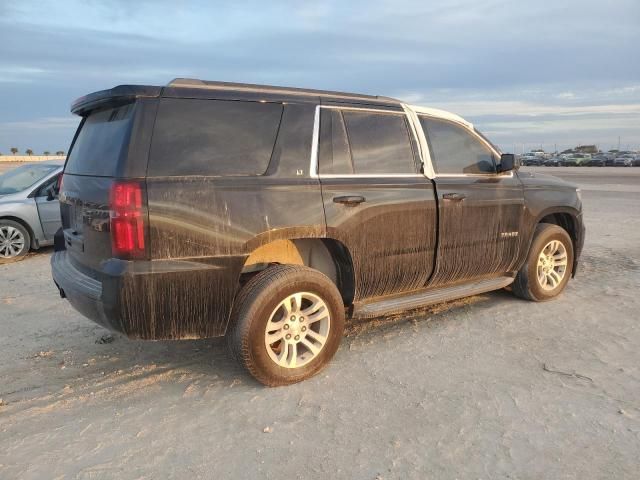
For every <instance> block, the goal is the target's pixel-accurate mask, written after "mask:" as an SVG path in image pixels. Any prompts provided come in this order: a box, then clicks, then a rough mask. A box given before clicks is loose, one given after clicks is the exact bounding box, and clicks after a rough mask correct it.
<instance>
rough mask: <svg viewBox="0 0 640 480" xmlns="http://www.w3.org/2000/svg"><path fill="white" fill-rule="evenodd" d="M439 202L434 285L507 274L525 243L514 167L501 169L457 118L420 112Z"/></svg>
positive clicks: (490, 152)
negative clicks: (522, 240)
mask: <svg viewBox="0 0 640 480" xmlns="http://www.w3.org/2000/svg"><path fill="white" fill-rule="evenodd" d="M419 119H420V124H421V126H422V129H423V131H424V133H425V135H426V138H427V141H428V144H429V152H430V156H431V162H432V165H433V169H434V172H435V184H436V190H437V195H438V204H439V213H440V215H439V228H438V232H439V243H438V253H437V256H436V268H435V271H434V274H433V277H432V278H431V279H430V280H429V284H428V285H429V286H439V285H446V284H451V283H456V282H460V281H464V280H471V279H474V278H479V277H485V276H491V275H495V274H502V273H505V272H508V271H511V270H513V268H515V263H516V262H517V259H518V254H519V251H520V248H521V238H520V229H521V225H522V219H523V214H524V194H523V190H522V185H521V183H520V181H519V180H518V177H517V176H516V175H514V174H513V172H507V173H504V174H499V173H497V170H496V160H497V159H496V153H495V152H494V150H493V149H492V148H490V147H489V145H488V144H487V142H486V141H485V140H483V139H482V138H481V137H480V136H479V135H478V134H476V133H475V132H473V131H471V129H469V128H468V127H466V126H464V125H461V124H459V123H457V122H453V121H449V120H445V119H442V118H435V117H430V116H425V115H420V116H419Z"/></svg>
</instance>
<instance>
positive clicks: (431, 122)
mask: <svg viewBox="0 0 640 480" xmlns="http://www.w3.org/2000/svg"><path fill="white" fill-rule="evenodd" d="M420 124H421V125H422V129H423V130H424V132H425V134H426V136H427V139H428V140H429V147H430V149H431V161H432V162H433V167H434V169H435V171H436V173H438V174H445V175H446V174H479V173H480V174H482V173H487V174H489V173H496V167H495V159H494V158H493V152H492V151H491V150H490V149H489V147H487V146H486V145H485V144H483V143H482V142H481V141H480V140H479V139H478V138H476V137H475V136H473V135H472V134H471V133H470V132H468V131H467V130H466V129H465V128H464V127H462V126H460V125H456V124H454V123H452V122H448V121H446V120H438V119H435V118H431V117H423V116H421V117H420Z"/></svg>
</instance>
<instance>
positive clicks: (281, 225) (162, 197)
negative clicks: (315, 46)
mask: <svg viewBox="0 0 640 480" xmlns="http://www.w3.org/2000/svg"><path fill="white" fill-rule="evenodd" d="M314 112H315V108H314V106H313V105H312V104H309V105H288V106H287V110H286V111H285V115H284V116H283V123H282V125H281V129H280V133H279V134H278V137H277V140H276V145H275V148H274V152H273V155H272V158H271V161H270V163H269V167H268V169H267V172H266V173H265V174H264V175H259V176H244V177H243V176H235V177H205V176H188V177H148V178H147V199H148V207H149V225H150V230H149V237H150V256H151V259H152V262H154V263H160V262H162V263H163V264H164V265H173V267H172V268H171V269H170V270H169V271H167V270H166V269H164V270H163V271H164V275H163V276H154V275H152V276H146V277H145V278H144V279H139V280H137V281H138V282H145V283H144V284H132V285H130V288H131V292H132V293H131V294H132V295H133V294H134V293H135V292H148V293H145V294H144V295H138V297H139V298H140V299H141V300H143V302H144V304H142V305H138V306H137V307H136V308H137V309H141V310H140V311H137V312H135V315H134V312H131V313H132V315H131V316H132V318H133V317H134V316H135V317H141V318H144V317H145V316H146V314H149V313H153V316H154V318H155V319H156V322H159V324H156V325H153V326H150V327H149V328H150V329H153V331H149V332H144V333H143V334H142V336H143V337H147V336H149V337H153V338H187V337H209V336H216V335H222V334H224V332H225V330H226V327H227V323H228V319H229V315H230V312H231V307H232V305H233V299H234V296H235V294H236V291H237V289H238V287H239V278H240V273H241V271H242V267H243V265H244V262H245V260H246V258H247V257H248V255H249V254H250V253H251V251H252V250H254V249H255V248H257V247H259V246H261V245H264V244H266V243H269V242H271V241H274V240H279V239H292V238H319V237H323V236H325V235H326V231H325V230H326V228H325V218H324V210H323V207H322V196H321V191H320V184H319V182H318V180H317V179H314V178H309V172H308V168H309V155H310V151H311V136H312V131H313V117H314ZM287 125H288V126H289V127H290V129H289V130H287V129H283V127H285V126H287ZM287 131H291V135H289V134H287ZM294 133H295V135H294ZM167 261H170V262H169V263H167ZM167 275H169V276H168V277H167ZM178 306H179V307H178Z"/></svg>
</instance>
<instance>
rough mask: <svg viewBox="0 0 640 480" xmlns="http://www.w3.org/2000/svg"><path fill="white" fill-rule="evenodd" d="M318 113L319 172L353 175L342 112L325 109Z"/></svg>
mask: <svg viewBox="0 0 640 480" xmlns="http://www.w3.org/2000/svg"><path fill="white" fill-rule="evenodd" d="M320 112H321V115H320V139H319V142H318V143H319V145H318V168H319V172H320V173H326V174H352V173H354V169H353V164H352V163H351V153H350V152H349V142H348V140H347V130H346V129H345V126H344V120H343V118H342V112H341V111H340V110H334V109H326V108H323V109H321V110H320Z"/></svg>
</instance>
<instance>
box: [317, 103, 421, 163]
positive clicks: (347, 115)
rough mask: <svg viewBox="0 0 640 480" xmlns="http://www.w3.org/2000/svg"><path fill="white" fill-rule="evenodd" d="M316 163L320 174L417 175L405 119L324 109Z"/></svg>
mask: <svg viewBox="0 0 640 480" xmlns="http://www.w3.org/2000/svg"><path fill="white" fill-rule="evenodd" d="M318 163H319V167H320V173H321V174H347V175H348V174H354V173H355V174H364V175H366V174H373V175H384V174H403V173H404V174H406V173H416V166H415V160H414V157H413V149H412V147H411V143H410V139H409V131H408V129H407V123H406V120H405V118H404V115H397V114H393V113H389V114H387V113H377V112H368V111H356V110H336V109H323V110H322V115H321V119H320V139H319V152H318Z"/></svg>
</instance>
